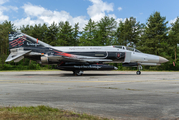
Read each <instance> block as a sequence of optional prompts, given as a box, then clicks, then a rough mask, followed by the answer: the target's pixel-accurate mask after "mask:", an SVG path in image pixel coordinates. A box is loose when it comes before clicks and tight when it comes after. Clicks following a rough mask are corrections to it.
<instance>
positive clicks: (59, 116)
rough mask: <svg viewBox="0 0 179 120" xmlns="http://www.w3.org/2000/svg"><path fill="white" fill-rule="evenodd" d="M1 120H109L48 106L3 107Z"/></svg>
mask: <svg viewBox="0 0 179 120" xmlns="http://www.w3.org/2000/svg"><path fill="white" fill-rule="evenodd" d="M0 120H108V119H107V118H102V117H97V116H93V115H88V114H79V113H74V112H71V111H65V110H59V109H57V108H51V107H48V106H43V105H42V106H37V107H33V106H32V107H3V108H0Z"/></svg>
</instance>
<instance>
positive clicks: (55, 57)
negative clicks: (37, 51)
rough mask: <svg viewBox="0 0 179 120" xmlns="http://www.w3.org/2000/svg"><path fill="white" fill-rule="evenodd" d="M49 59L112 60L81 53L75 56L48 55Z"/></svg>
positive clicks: (77, 60)
mask: <svg viewBox="0 0 179 120" xmlns="http://www.w3.org/2000/svg"><path fill="white" fill-rule="evenodd" d="M48 58H49V59H58V60H59V61H60V60H64V61H71V62H110V61H112V60H111V59H104V58H98V57H89V56H79V55H74V56H70V57H67V56H63V55H62V56H48Z"/></svg>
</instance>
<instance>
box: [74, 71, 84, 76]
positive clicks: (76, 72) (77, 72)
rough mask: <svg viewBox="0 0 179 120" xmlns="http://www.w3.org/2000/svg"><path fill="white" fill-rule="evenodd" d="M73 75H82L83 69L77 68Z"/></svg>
mask: <svg viewBox="0 0 179 120" xmlns="http://www.w3.org/2000/svg"><path fill="white" fill-rule="evenodd" d="M73 75H75V76H81V75H83V71H80V70H75V71H73Z"/></svg>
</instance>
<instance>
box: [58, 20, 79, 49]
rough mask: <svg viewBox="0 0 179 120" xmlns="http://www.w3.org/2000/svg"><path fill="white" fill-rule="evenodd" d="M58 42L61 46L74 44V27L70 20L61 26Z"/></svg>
mask: <svg viewBox="0 0 179 120" xmlns="http://www.w3.org/2000/svg"><path fill="white" fill-rule="evenodd" d="M58 42H59V44H60V45H61V46H73V45H74V44H75V43H74V39H73V28H72V26H71V25H70V23H69V22H68V21H66V22H65V23H64V24H62V26H61V27H60V30H59V33H58Z"/></svg>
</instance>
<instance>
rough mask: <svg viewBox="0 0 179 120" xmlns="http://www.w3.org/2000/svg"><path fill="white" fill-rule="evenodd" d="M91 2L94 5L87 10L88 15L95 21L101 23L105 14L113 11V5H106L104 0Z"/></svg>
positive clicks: (92, 0)
mask: <svg viewBox="0 0 179 120" xmlns="http://www.w3.org/2000/svg"><path fill="white" fill-rule="evenodd" d="M89 1H91V2H92V4H93V5H91V6H89V7H88V8H87V13H88V15H89V16H90V18H91V19H92V20H94V21H99V20H100V19H101V18H103V17H104V16H105V15H106V14H105V12H107V13H109V12H111V11H113V3H106V2H103V1H102V0H89Z"/></svg>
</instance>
